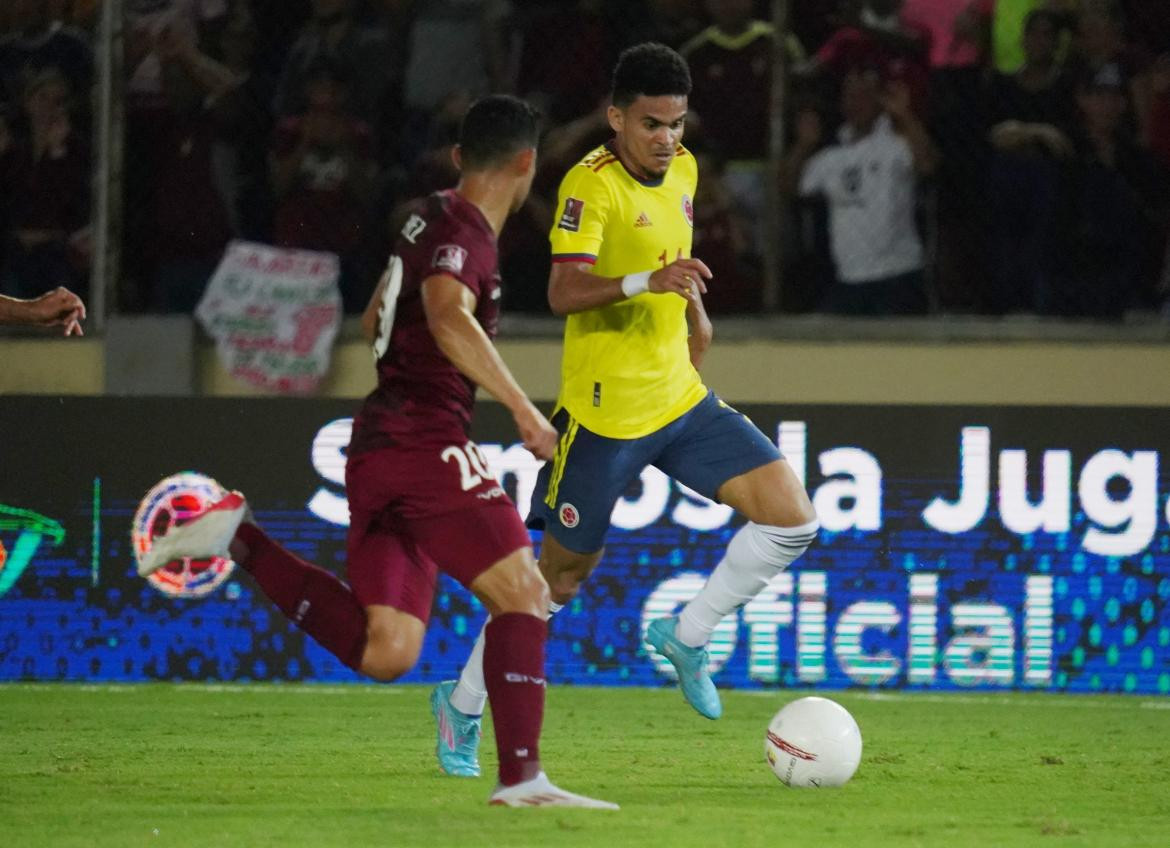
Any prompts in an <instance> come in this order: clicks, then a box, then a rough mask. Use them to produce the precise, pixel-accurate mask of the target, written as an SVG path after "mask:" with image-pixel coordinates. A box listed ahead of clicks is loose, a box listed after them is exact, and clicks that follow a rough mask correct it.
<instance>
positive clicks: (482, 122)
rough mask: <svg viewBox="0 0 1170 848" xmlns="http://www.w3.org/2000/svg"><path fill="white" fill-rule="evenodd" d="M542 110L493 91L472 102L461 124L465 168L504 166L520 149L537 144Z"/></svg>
mask: <svg viewBox="0 0 1170 848" xmlns="http://www.w3.org/2000/svg"><path fill="white" fill-rule="evenodd" d="M539 137H540V112H538V111H537V109H536V107H535V106H533V105H532V104H530V103H527V102H525V101H523V100H521V99H520V98H518V97H511V96H509V95H507V94H490V95H488V96H487V97H481V98H480V99H479V100H476V101H475V102H474V103H472V104H471V108H470V109H468V110H467V114H466V115H464V116H463V123H462V125H461V126H460V127H459V149H460V154H461V156H462V159H463V168H464V170H467V171H482V170H486V169H488V168H493V167H495V166H497V165H502V164H503V163H504V162H506V161H507V160H508V159H511V158H512V157H513V156H515V155H516V154H517V153H519V152H520V151H521V150H527V149H528V148H530V147H536V142H537V140H538V139H539Z"/></svg>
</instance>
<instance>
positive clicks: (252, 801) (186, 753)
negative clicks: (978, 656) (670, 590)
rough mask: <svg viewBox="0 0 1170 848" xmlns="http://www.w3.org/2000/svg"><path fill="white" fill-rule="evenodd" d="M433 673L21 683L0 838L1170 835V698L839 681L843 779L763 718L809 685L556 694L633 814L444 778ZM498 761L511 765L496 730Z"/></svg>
mask: <svg viewBox="0 0 1170 848" xmlns="http://www.w3.org/2000/svg"><path fill="white" fill-rule="evenodd" d="M428 692H429V689H427V688H424V687H417V686H369V687H364V686H261V685H254V686H198V685H174V686H172V685H149V686H110V687H104V686H101V687H88V686H76V685H59V686H58V685H52V686H50V685H27V686H26V685H6V686H0V846H10V847H11V848H23V846H120V847H121V846H152V847H153V848H163V847H164V846H269V845H271V846H281V848H286V846H332V845H338V846H348V847H353V846H367V845H370V846H373V845H378V846H415V845H417V846H433V847H434V848H438V846H479V845H492V846H499V848H508V846H529V845H531V846H555V848H576V846H588V848H593V846H604V848H618V846H627V845H630V846H654V848H658V846H662V848H686V846H703V848H714V846H769V848H775V846H815V848H820V847H821V846H839V845H843V846H849V848H858V846H868V845H896V846H917V845H923V846H935V845H944V846H946V847H947V848H960V846H979V847H980V848H985V847H986V846H1017V845H1019V846H1035V845H1042V846H1050V845H1051V846H1066V845H1069V846H1072V845H1076V846H1094V848H1098V846H1121V845H1127V846H1128V845H1149V846H1167V845H1170V779H1168V777H1167V770H1168V767H1170V709H1168V708H1170V702H1167V701H1165V700H1153V699H1142V698H1135V697H1088V696H1083V697H1077V696H1053V695H1027V696H1025V695H1002V696H1001V695H988V696H980V695H970V696H967V695H953V696H948V695H887V696H870V695H866V694H863V693H836V694H833V693H829V694H830V695H831V696H832V697H834V698H835V699H837V700H839V701H840V702H841V703H843V704H844V705H845V706H846V707H848V709H849V710H850V711H851V712H852V713H853V715H854V716H855V717H856V718H857V721H858V723H859V724H860V726H861V732H862V735H863V737H864V740H865V751H864V754H863V757H862V763H861V768H860V769H859V771H858V773H857V775H856V777H854V779H853V781H852V782H851V783H849V784H848V785H847V786H845V787H844V788H842V789H838V790H792V789H788V788H786V787H784V786H782V785H781V784H780V783H779V782H778V781H777V780H776V778H775V777H773V776H772V774H771V772H770V771H769V770H768V768H767V767H766V765H765V763H764V759H763V753H762V751H763V741H762V740H763V733H764V728H765V726H766V724H767V722H768V719H769V718H770V717H771V715H772V713H773V712H775V710H777V709H778V708H779V707H780V706H781V705H782V704H783V703H785V702H787V701H788V700H790V699H791V698H794V697H797V695H798V694H801V693H793V692H771V693H767V694H755V693H742V692H723V693H722V694H723V698H724V707H725V713H724V717H723V718H722V719H721V720H719V721H717V722H708V721H705V720H704V719H702V718H699V717H698V716H697V715H696V714H695V713H693V712H692V711H691V709H690V708H689V707H688V706H686V704H685V703H684V702H683V701H682V698H681V696H680V695H679V693H678V692H677V691H676V690H673V689H664V690H644V689H624V690H623V689H616V690H615V689H588V688H571V687H554V688H552V689H551V690H550V692H549V699H548V701H549V709H548V713H547V720H546V723H545V741H544V744H543V757H544V760H545V764H546V767H547V769H548V771H549V774H550V775H551V776H552V778H553V779H554V781H556V782H558V783H560V784H561V785H562V786H564V787H566V788H568V789H572V790H576V791H579V792H584V793H587V794H593V795H596V796H598V797H601V798H605V799H607V800H612V801H617V802H618V803H620V804H621V805H622V810H621V811H620V812H617V813H606V812H601V811H597V812H594V811H584V810H553V809H544V810H508V809H501V808H489V807H488V806H486V804H485V802H486V798H487V794H488V791H489V790H490V788H491V786H492V785H493V783H494V778H492V777H487V776H485V777H483V778H480V779H478V780H467V779H455V778H448V777H443V776H441V775H440V774H439V772H438V770H437V767H436V766H435V762H434V758H433V753H432V748H433V744H434V741H433V731H432V726H431V718H430V713H429V709H428V706H427V695H428ZM482 759H483V764H484V766H485V768H484V771H485V774H491V773H492V772H493V770H494V763H495V751H494V742H493V741H492V738H491V734H490V730H488V731H487V732H486V733H485V738H484V747H483V758H482Z"/></svg>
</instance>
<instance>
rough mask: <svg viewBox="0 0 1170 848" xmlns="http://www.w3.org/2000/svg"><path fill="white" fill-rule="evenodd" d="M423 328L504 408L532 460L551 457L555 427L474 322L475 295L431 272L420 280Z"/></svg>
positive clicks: (444, 275) (441, 275)
mask: <svg viewBox="0 0 1170 848" xmlns="http://www.w3.org/2000/svg"><path fill="white" fill-rule="evenodd" d="M422 301H423V309H424V310H426V314H427V326H428V327H429V328H430V330H431V335H432V336H434V337H435V343H436V344H438V346H439V350H441V351H443V355H444V356H446V357H447V358H448V359H450V360H451V363H452V364H453V365H454V366H455V367H456V368H458V369H459V371H460V372H461V373H462V374H463V375H464V376H465V377H467V378H468V379H469V380H471V381H472V382H474V383H475V384H476V385H478V386H482V387H483V389H484V391H486V392H487V393H488V394H490V395H491V396H492V397H494V398H495V399H496V400H498V401H499V402H500V403H502V404H503V405H504V406H506V407H508V410H509V411H510V412H511V413H512V417H513V418H514V419H515V421H516V428H517V429H518V430H519V431H520V438H521V439H522V440H523V441H524V447H526V448H528V450H530V451H532V453H533V454H534V455H535V456H536V458H537V459H544V460H548V459H552V455H553V449H554V448H555V447H556V443H557V431H556V430H555V429H553V426H552V425H551V424H549V423H548V419H547V418H545V417H544V415H543V414H542V413H541V412H540V410H539V409H537V408H536V407H535V406H534V405H533V403H532V401H530V400H529V399H528V396H527V395H526V394H524V390H523V389H521V388H520V385H519V384H518V383H517V382H516V379H515V378H514V377H513V376H512V372H511V371H509V370H508V366H507V365H505V364H504V360H503V359H501V358H500V354H499V352H498V351H497V350H496V348H495V345H493V344H492V342H491V339H489V338H488V337H487V333H485V332H484V331H483V327H481V326H480V325H479V322H478V321H477V320H475V304H476V300H475V295H474V294H472V292H471V289H469V288H468V287H467V286H465V285H463V283H461V282H459V281H458V280H456V279H455V278H454V277H449V276H447V275H446V274H436V275H434V276H431V277H427V278H426V279H425V280H424V281H423V284H422Z"/></svg>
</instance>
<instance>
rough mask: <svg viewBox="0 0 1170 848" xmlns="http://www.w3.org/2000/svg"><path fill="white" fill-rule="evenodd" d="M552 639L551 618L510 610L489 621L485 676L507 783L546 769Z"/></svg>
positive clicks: (497, 748)
mask: <svg viewBox="0 0 1170 848" xmlns="http://www.w3.org/2000/svg"><path fill="white" fill-rule="evenodd" d="M546 639H548V623H547V622H546V621H544V620H543V619H540V618H537V617H536V616H534V615H526V614H524V613H518V612H512V613H505V614H504V615H500V616H497V617H495V618H493V619H492V620H491V621H489V622H488V626H487V631H486V641H485V642H484V647H483V677H484V681H485V682H486V683H487V691H488V701H489V703H491V705H492V724H494V725H495V728H496V751H497V752H498V753H499V756H500V783H502V784H503V785H504V786H512V785H514V784H517V783H520V782H522V781H525V780H528V779H529V778H533V777H536V775H537V773H538V772H539V771H540V750H539V747H538V746H539V744H540V726H541V724H543V723H544V643H545V640H546Z"/></svg>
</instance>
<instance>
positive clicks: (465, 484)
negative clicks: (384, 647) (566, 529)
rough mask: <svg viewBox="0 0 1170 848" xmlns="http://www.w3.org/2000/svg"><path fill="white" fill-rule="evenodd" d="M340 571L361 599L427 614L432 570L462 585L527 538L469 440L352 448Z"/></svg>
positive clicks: (527, 543)
mask: <svg viewBox="0 0 1170 848" xmlns="http://www.w3.org/2000/svg"><path fill="white" fill-rule="evenodd" d="M345 487H346V494H347V495H348V497H349V513H350V515H349V537H348V540H347V543H346V553H347V562H348V566H347V567H348V577H349V583H350V586H352V587H353V591H354V594H355V595H356V596H357V599H358V601H359V602H360V603H361V604H362V605H363V606H370V605H371V604H379V605H385V606H391V607H394V608H395V609H398V610H402V611H403V612H406V613H409V614H410V615H413V616H415V617H416V618H419V619H421V620H422V621H423V622H426V621H427V619H428V618H429V617H430V613H431V601H432V599H433V597H434V593H435V584H436V582H437V579H438V572H439V571H443V572H445V573H447V574H449V575H451V576H452V577H454V578H455V579H456V580H458V581H459V582H460V583H462V584H463V585H464V586H466V587H468V588H470V587H471V584H472V583H473V582H474V581H475V579H476V578H477V577H479V575H481V574H483V573H484V572H485V571H487V570H488V569H489V568H491V567H492V566H493V565H495V564H496V563H497V562H499V561H500V560H502V559H504V558H505V557H507V556H508V555H510V554H513V553H515V552H516V551H518V550H520V549H521V548H524V547H530V546H531V545H532V540H531V539H530V538H529V536H528V531H527V530H526V529H525V527H524V522H523V521H521V520H520V514H519V513H518V512H517V511H516V507H515V505H513V503H512V500H511V499H510V498H509V497H508V496H507V494H505V493H504V490H503V489H502V488H501V487H500V484H499V483H498V482H497V481H496V479H495V478H494V477H492V476H491V472H490V471H489V470H488V468H487V462H486V461H485V460H484V458H483V455H482V454H481V453H480V451H479V447H478V446H476V445H475V444H474V443H472V442H468V443H467V444H466V445H457V446H451V447H446V448H419V449H412V450H409V451H404V450H396V449H389V448H388V449H384V450H375V451H370V452H368V453H361V454H358V455H357V456H351V457H350V459H349V462H348V463H347V464H346V468H345Z"/></svg>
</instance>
